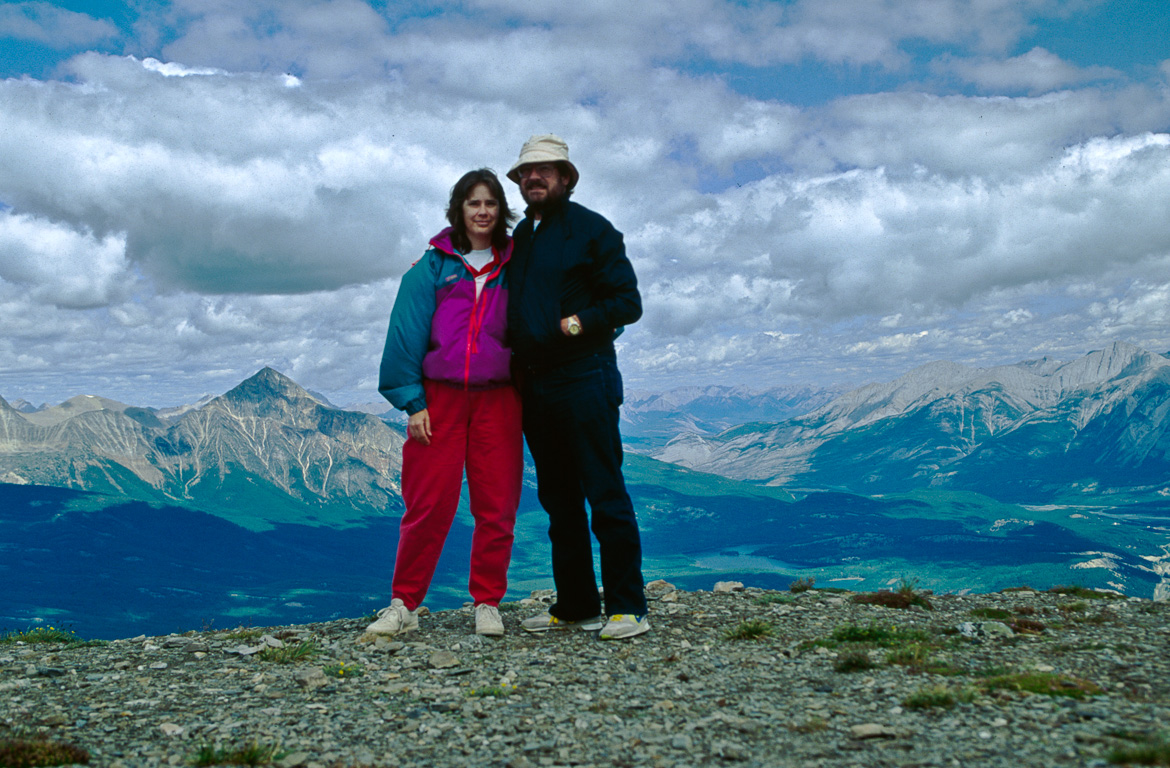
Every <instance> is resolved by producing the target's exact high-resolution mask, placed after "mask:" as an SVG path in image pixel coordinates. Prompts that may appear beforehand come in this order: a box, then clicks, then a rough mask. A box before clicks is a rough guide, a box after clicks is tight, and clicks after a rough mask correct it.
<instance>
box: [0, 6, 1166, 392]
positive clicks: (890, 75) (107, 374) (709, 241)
mask: <svg viewBox="0 0 1170 768" xmlns="http://www.w3.org/2000/svg"><path fill="white" fill-rule="evenodd" d="M1167 41H1170V7H1168V5H1167V4H1165V3H1161V2H1151V1H1149V0H1140V1H1136V2H1119V1H1116V0H1114V1H1112V2H1097V1H1094V0H1073V1H1069V2H1059V1H1058V0H900V1H896V0H795V1H794V2H720V1H719V0H676V1H675V2H665V0H648V1H647V2H642V3H638V4H635V5H631V4H629V3H624V2H617V0H597V1H595V2H576V3H531V2H528V1H527V0H466V1H465V2H459V3H432V2H411V3H389V2H375V3H368V2H362V1H361V0H299V1H298V0H252V1H250V2H243V0H175V2H169V3H113V2H59V3H47V2H5V3H0V78H2V79H0V126H3V127H2V128H0V325H2V326H3V327H4V329H5V333H4V334H3V338H2V339H0V396H3V397H5V398H7V399H9V400H12V399H16V398H25V399H28V400H30V401H33V402H37V403H39V402H46V401H47V402H58V401H60V400H63V399H66V398H67V397H70V396H72V395H75V394H80V393H82V392H85V393H94V394H102V395H105V396H108V397H113V398H115V399H119V400H123V401H125V402H132V403H135V404H147V405H158V406H164V405H174V404H179V403H183V402H191V401H193V400H195V399H196V398H198V397H199V396H200V395H202V394H205V393H218V392H222V391H224V390H226V389H227V388H229V387H230V386H232V385H233V384H235V383H236V382H238V381H239V380H240V379H242V378H244V377H246V376H248V375H250V374H251V373H253V372H254V371H255V370H257V369H259V368H260V367H262V366H264V365H271V366H273V367H275V368H277V369H279V370H282V371H284V372H286V373H288V374H289V375H291V376H293V377H294V378H295V379H297V380H298V381H299V382H301V383H302V384H304V385H306V386H308V387H310V388H313V389H316V390H318V391H321V392H324V393H326V394H328V395H330V397H332V398H334V399H335V400H337V401H338V402H342V403H357V402H364V401H371V400H374V399H375V398H376V393H375V392H374V385H375V382H374V377H375V371H376V370H377V359H378V356H379V354H380V351H381V342H382V335H383V333H384V329H385V323H386V319H387V317H388V315H389V310H390V306H391V304H392V302H393V297H394V293H395V291H396V289H397V284H398V279H399V278H400V277H401V275H402V273H403V272H404V271H405V269H407V268H408V267H409V265H410V264H411V263H412V262H413V261H414V260H416V259H417V258H418V256H419V255H420V254H421V252H422V250H423V248H424V246H425V243H426V240H427V239H428V238H429V236H430V235H431V234H433V233H434V232H435V231H436V230H437V229H439V228H440V227H441V226H442V224H443V219H442V211H443V208H444V204H445V199H446V195H447V192H448V190H449V188H450V185H451V184H452V183H453V182H454V181H455V179H456V178H458V176H459V175H461V174H462V172H464V171H465V170H467V169H469V168H472V167H478V166H481V165H488V166H491V167H494V168H496V169H498V170H501V171H503V170H506V169H507V167H508V166H509V165H510V163H511V162H512V160H513V159H514V158H515V155H516V153H517V151H518V149H519V146H520V144H521V143H522V142H523V141H524V139H526V138H527V137H528V136H529V135H531V134H533V133H543V132H555V133H558V134H560V135H562V136H564V137H565V138H566V140H567V141H568V142H569V145H570V148H571V153H572V156H573V158H574V161H575V162H576V164H577V165H578V167H579V168H580V170H581V173H582V181H581V185H580V187H579V191H578V194H577V199H578V200H579V201H580V202H582V203H583V204H585V205H588V206H590V207H593V208H595V209H597V210H599V211H601V212H602V213H603V214H605V215H606V216H607V217H609V218H610V219H611V220H612V221H613V222H614V223H615V224H616V225H617V226H618V227H619V228H620V229H621V230H622V231H623V232H624V233H625V235H626V242H627V247H628V250H629V253H630V256H631V259H632V260H633V262H634V264H635V267H636V269H637V271H638V274H639V281H640V285H641V288H642V292H643V296H644V300H645V305H646V314H645V317H644V319H643V320H642V321H641V322H640V323H638V324H637V325H635V326H633V327H632V328H630V329H629V331H628V332H627V333H626V334H624V335H623V336H622V350H621V356H622V366H623V371H624V373H625V375H626V379H627V386H628V387H629V388H631V389H657V390H662V389H666V388H670V387H674V386H685V385H706V384H715V383H725V384H741V385H745V386H749V387H755V388H763V387H769V386H777V385H797V386H801V385H811V386H855V385H860V384H863V383H867V382H869V381H877V380H888V379H892V378H894V377H896V376H898V375H900V374H901V373H904V372H905V371H906V370H909V369H910V368H912V367H915V366H917V365H921V364H923V363H926V362H929V361H931V360H938V359H947V360H955V361H958V362H963V363H968V364H972V365H993V364H999V363H1005V362H1014V361H1018V360H1024V359H1032V358H1036V357H1042V356H1049V357H1054V358H1058V359H1072V358H1074V357H1077V356H1080V355H1082V354H1084V353H1085V352H1087V351H1090V350H1093V349H1099V348H1102V347H1104V346H1105V345H1107V344H1108V343H1110V342H1112V341H1116V340H1122V341H1129V342H1132V343H1135V344H1138V345H1139V346H1143V347H1145V348H1147V349H1150V350H1152V351H1157V352H1165V351H1167V350H1170V309H1168V307H1170V269H1168V267H1170V231H1167V228H1166V227H1165V226H1164V222H1165V221H1166V220H1167V219H1168V218H1170V43H1168V42H1167ZM509 192H514V187H509ZM512 202H513V203H519V196H518V194H516V195H514V196H513V198H512Z"/></svg>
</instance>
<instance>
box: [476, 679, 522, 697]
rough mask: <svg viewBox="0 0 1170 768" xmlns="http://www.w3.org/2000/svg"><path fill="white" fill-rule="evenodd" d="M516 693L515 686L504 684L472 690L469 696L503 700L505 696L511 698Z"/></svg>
mask: <svg viewBox="0 0 1170 768" xmlns="http://www.w3.org/2000/svg"><path fill="white" fill-rule="evenodd" d="M515 692H516V686H515V685H509V684H507V683H504V684H502V685H489V686H488V687H486V688H472V689H470V690H469V691H468V692H467V695H468V696H475V697H479V698H494V699H502V698H504V697H505V696H511V695H512V694H513V693H515Z"/></svg>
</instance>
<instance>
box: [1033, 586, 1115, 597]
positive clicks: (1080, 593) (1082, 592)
mask: <svg viewBox="0 0 1170 768" xmlns="http://www.w3.org/2000/svg"><path fill="white" fill-rule="evenodd" d="M1047 592H1048V593H1049V594H1051V595H1072V596H1073V597H1079V598H1081V599H1082V600H1117V599H1118V598H1120V597H1122V595H1119V594H1117V593H1115V592H1106V591H1104V590H1101V589H1090V588H1088V587H1082V586H1078V585H1065V586H1058V587H1052V588H1051V589H1049V590H1047Z"/></svg>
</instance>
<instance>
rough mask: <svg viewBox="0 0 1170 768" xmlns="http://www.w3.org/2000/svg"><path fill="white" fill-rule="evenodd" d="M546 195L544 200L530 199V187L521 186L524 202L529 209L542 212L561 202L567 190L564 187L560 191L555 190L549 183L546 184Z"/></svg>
mask: <svg viewBox="0 0 1170 768" xmlns="http://www.w3.org/2000/svg"><path fill="white" fill-rule="evenodd" d="M543 188H544V190H545V195H544V199H543V200H536V201H533V200H529V199H528V187H521V188H520V196H521V197H523V198H524V202H525V203H527V204H528V207H529V209H531V210H533V211H536V212H538V213H539V212H540V211H543V210H545V209H547V208H551V207H552V206H554V205H556V204H557V203H559V202H560V201H561V200H563V199H564V198H565V190H564V189H563V188H562V189H560V190H559V191H554V190H553V188H552V187H550V186H549V185H548V184H545V185H544V187H543Z"/></svg>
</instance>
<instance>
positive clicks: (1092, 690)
mask: <svg viewBox="0 0 1170 768" xmlns="http://www.w3.org/2000/svg"><path fill="white" fill-rule="evenodd" d="M983 687H984V688H986V689H987V690H989V691H997V690H999V691H1021V692H1025V693H1038V694H1042V695H1044V696H1067V697H1068V698H1072V699H1083V698H1085V697H1086V696H1096V695H1098V694H1100V693H1102V692H1103V691H1102V690H1101V687H1100V686H1098V685H1097V684H1096V683H1093V682H1090V681H1088V680H1082V679H1081V678H1077V677H1071V676H1069V675H1061V674H1056V673H1053V672H1021V673H1018V674H1014V675H1001V676H998V677H991V678H988V679H986V680H984V681H983Z"/></svg>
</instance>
